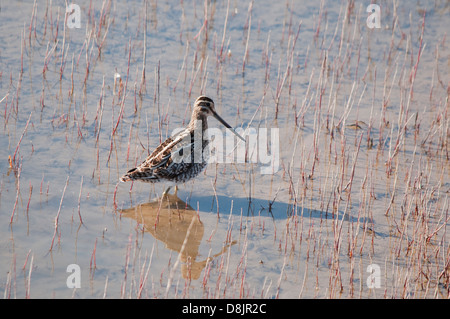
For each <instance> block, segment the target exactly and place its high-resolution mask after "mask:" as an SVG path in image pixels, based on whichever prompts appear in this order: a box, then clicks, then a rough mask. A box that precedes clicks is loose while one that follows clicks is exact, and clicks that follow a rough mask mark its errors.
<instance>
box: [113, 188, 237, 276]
mask: <svg viewBox="0 0 450 319" xmlns="http://www.w3.org/2000/svg"><path fill="white" fill-rule="evenodd" d="M120 214H121V216H124V217H128V218H132V219H134V220H136V221H137V222H138V223H139V224H141V225H142V226H143V228H144V230H145V231H146V232H148V233H150V234H151V235H152V236H153V237H154V238H155V239H157V240H159V241H161V242H163V243H164V245H165V246H166V248H168V249H170V250H172V251H175V252H177V253H179V256H180V257H179V258H180V262H181V273H182V276H183V278H185V279H188V278H189V279H194V280H195V279H198V278H199V277H200V274H201V272H202V270H203V269H204V268H205V266H206V264H207V262H208V261H210V260H212V259H214V258H215V257H218V256H220V255H221V254H223V253H225V252H226V251H227V249H228V248H229V247H230V246H232V245H234V244H235V243H236V241H232V242H231V243H229V244H228V245H227V246H225V247H224V248H223V249H222V250H221V251H220V252H218V253H216V254H215V255H213V256H210V257H208V258H207V259H205V260H202V261H197V260H196V259H197V256H198V253H199V246H200V243H201V241H202V238H203V233H204V226H203V223H202V222H201V221H200V219H199V217H198V214H197V212H196V211H195V210H194V209H193V208H192V207H191V206H189V205H188V204H186V202H184V201H182V200H181V199H179V198H178V197H177V196H176V195H171V194H167V195H165V196H164V197H163V198H162V200H159V199H156V200H154V201H152V202H149V203H144V204H139V205H137V206H135V207H132V208H128V209H124V210H121V211H120Z"/></svg>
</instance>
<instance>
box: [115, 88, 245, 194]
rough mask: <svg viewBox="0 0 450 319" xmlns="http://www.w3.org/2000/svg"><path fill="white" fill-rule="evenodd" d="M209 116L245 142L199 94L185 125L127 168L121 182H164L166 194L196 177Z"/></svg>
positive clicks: (202, 162) (204, 156)
mask: <svg viewBox="0 0 450 319" xmlns="http://www.w3.org/2000/svg"><path fill="white" fill-rule="evenodd" d="M208 116H213V117H215V118H216V119H217V120H218V121H219V122H220V123H222V124H223V125H224V126H225V127H227V128H228V129H230V130H231V131H232V132H233V133H234V134H236V136H237V137H239V138H240V139H241V140H243V141H244V142H245V139H244V138H243V137H242V136H240V135H239V134H238V133H237V132H236V131H235V130H234V129H233V128H232V127H231V126H230V125H229V124H228V123H227V122H225V121H224V120H223V119H222V118H221V117H220V116H219V115H218V114H217V113H216V110H215V108H214V101H213V100H212V99H210V98H209V97H207V96H204V95H202V96H199V97H198V98H197V100H195V103H194V108H193V110H192V116H191V120H190V122H189V124H188V126H187V127H186V128H185V129H184V130H182V131H181V132H179V133H177V134H175V135H174V136H172V137H169V138H167V139H166V140H165V141H164V142H163V143H161V144H160V145H159V146H158V147H157V148H156V149H155V150H154V151H153V153H151V154H150V156H149V157H147V158H146V159H145V160H144V161H143V162H142V163H141V164H140V165H139V166H137V167H135V168H133V169H130V170H129V171H128V172H127V173H126V174H125V175H123V176H122V177H121V178H120V180H121V181H122V182H128V181H142V182H147V183H159V182H163V183H164V184H166V185H168V186H169V187H168V188H167V189H166V190H165V191H164V195H165V194H167V192H168V191H169V189H170V188H171V186H174V185H175V186H177V185H178V184H182V183H185V182H187V181H189V180H191V179H193V178H194V177H196V176H197V175H199V174H200V173H201V172H202V171H203V170H204V169H205V168H206V165H207V163H208V157H207V155H208V152H207V151H206V150H205V149H206V148H207V146H208V144H209V142H210V141H209V140H208V139H207V137H206V136H203V135H204V134H203V133H204V132H205V130H206V129H207V128H208V122H207V118H208ZM175 191H176V189H175Z"/></svg>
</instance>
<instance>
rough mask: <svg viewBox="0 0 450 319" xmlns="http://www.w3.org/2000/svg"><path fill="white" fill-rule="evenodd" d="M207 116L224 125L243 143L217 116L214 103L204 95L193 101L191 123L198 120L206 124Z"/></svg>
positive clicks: (229, 126) (228, 125)
mask: <svg viewBox="0 0 450 319" xmlns="http://www.w3.org/2000/svg"><path fill="white" fill-rule="evenodd" d="M208 116H213V117H214V118H215V119H216V120H218V121H219V122H220V123H221V124H222V125H224V126H225V127H226V128H228V129H230V130H231V131H232V132H233V133H234V134H236V136H237V137H239V138H240V139H241V140H243V141H244V142H245V139H244V138H243V137H242V136H240V135H239V134H238V133H236V131H235V130H234V129H233V128H232V127H231V125H230V124H228V123H227V122H225V120H224V119H222V118H221V117H220V116H219V114H217V113H216V109H215V108H214V101H213V100H212V99H211V98H209V97H207V96H205V95H200V96H199V97H198V98H197V99H196V100H195V103H194V110H193V113H192V119H191V122H192V121H195V120H199V119H201V120H203V119H204V120H205V122H206V117H208ZM205 124H206V123H205ZM205 127H206V126H205Z"/></svg>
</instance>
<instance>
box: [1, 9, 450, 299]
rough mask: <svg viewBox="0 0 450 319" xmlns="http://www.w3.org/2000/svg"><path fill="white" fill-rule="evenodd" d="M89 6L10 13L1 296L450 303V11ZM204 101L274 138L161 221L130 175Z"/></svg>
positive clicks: (212, 170)
mask: <svg viewBox="0 0 450 319" xmlns="http://www.w3.org/2000/svg"><path fill="white" fill-rule="evenodd" d="M77 4H79V7H80V16H79V17H80V26H81V28H79V29H77V28H69V24H70V22H69V24H65V23H64V20H65V19H64V13H65V2H62V1H53V2H52V6H51V7H50V6H47V5H46V4H44V3H37V4H36V5H34V3H33V2H30V1H28V2H8V3H5V4H2V8H1V11H0V26H1V30H2V32H1V33H0V39H1V42H2V43H3V44H2V47H1V50H0V69H1V70H0V101H1V102H0V106H1V108H0V109H1V110H2V112H1V114H2V120H3V121H2V122H3V125H2V138H1V139H0V143H1V144H0V150H1V151H0V152H1V156H0V158H1V159H2V160H1V161H0V171H1V180H0V220H1V223H0V225H1V227H2V230H1V232H0V234H1V236H0V245H1V249H0V256H1V258H0V260H1V262H0V291H2V292H3V296H4V297H6V298H25V297H31V298H71V297H76V298H102V297H107V298H119V297H126V298H128V297H131V298H155V297H156V298H164V297H168V298H185V297H200V298H228V297H233V298H260V297H262V298H297V297H302V298H311V297H318V298H330V297H331V298H339V297H343V298H360V297H362V298H373V297H385V298H391V297H394V298H431V297H437V298H447V297H448V296H449V280H450V274H449V270H448V267H446V266H445V265H448V262H449V258H450V253H449V245H448V243H449V239H450V235H449V232H448V231H447V226H448V225H449V216H448V207H449V202H448V193H449V191H450V179H449V162H448V160H449V149H448V145H449V140H450V133H449V132H450V131H449V117H448V116H449V114H448V109H449V106H448V83H449V74H450V72H449V71H450V70H449V67H450V55H449V49H448V43H447V40H446V30H447V28H446V25H447V24H448V16H449V10H450V9H449V5H448V2H440V1H420V2H417V3H415V2H407V3H404V2H400V3H392V2H390V1H385V2H383V3H381V11H380V18H381V25H380V26H381V28H379V29H370V28H368V26H367V24H366V19H367V16H368V13H366V10H365V9H366V6H367V4H366V3H363V2H360V1H356V2H348V3H347V2H341V3H338V2H335V1H329V2H322V3H310V2H306V3H303V2H297V1H286V2H280V3H277V4H274V3H273V2H271V1H258V2H242V1H238V2H234V1H230V2H227V1H221V2H212V3H209V2H207V6H206V8H205V2H203V1H194V2H189V1H183V2H182V3H181V4H180V2H170V1H158V2H155V1H149V2H148V7H147V15H146V14H145V12H146V8H145V4H142V3H139V2H131V3H126V4H125V3H121V2H108V1H105V2H103V3H98V2H96V3H95V4H94V3H89V2H78V3H77ZM205 10H206V17H207V19H206V21H207V22H205ZM18 12H20V15H19V16H18ZM145 21H147V22H146V23H145ZM145 25H146V26H145ZM225 26H226V27H225ZM145 30H147V31H146V32H145ZM144 34H146V37H144ZM422 34H423V35H422ZM144 48H145V50H144ZM144 52H145V82H144V81H143V80H142V72H143V64H144ZM116 74H119V76H120V77H117V75H116ZM200 94H206V95H208V96H210V97H211V98H213V99H214V101H215V102H216V110H217V112H218V113H219V114H220V115H221V116H222V117H223V118H224V119H225V120H226V121H227V122H228V123H230V124H231V125H232V126H233V127H235V128H242V129H243V130H245V129H247V131H246V134H248V135H249V136H250V140H251V138H252V137H257V138H258V139H259V138H262V137H263V136H264V135H265V134H263V133H267V135H265V137H266V139H265V140H264V139H260V140H259V141H260V144H258V147H259V148H256V149H254V150H257V154H255V156H256V157H252V156H253V155H252V154H251V153H248V154H247V162H246V163H243V161H242V160H240V159H242V154H243V152H244V151H242V149H241V148H240V146H239V144H238V146H237V148H236V150H237V151H236V152H237V153H238V154H236V152H234V151H233V146H234V145H232V147H226V148H225V147H224V149H223V150H218V153H217V154H218V155H220V156H219V158H220V159H221V160H220V161H219V162H218V163H211V164H210V165H209V166H208V168H207V170H206V172H205V174H202V175H201V176H199V177H198V178H196V179H195V180H194V181H193V182H188V183H186V184H185V185H181V186H180V189H179V191H178V193H177V195H178V199H176V198H172V201H173V202H175V203H177V205H176V206H175V207H173V206H171V208H170V209H165V208H164V207H163V205H165V202H156V203H159V204H160V207H159V206H158V204H157V205H156V208H155V207H153V208H152V209H146V211H147V212H148V213H146V214H147V215H145V216H153V217H146V218H144V217H143V216H144V213H143V211H144V209H143V207H147V206H148V205H154V203H155V200H157V197H158V196H159V195H160V194H161V193H162V191H163V190H164V185H155V186H153V185H149V184H144V183H142V184H141V183H133V184H131V183H127V184H124V183H119V182H118V181H119V178H120V176H121V175H122V174H123V173H125V172H126V171H127V170H128V169H130V168H133V167H135V165H136V164H138V163H140V161H142V160H143V159H144V158H145V157H146V156H147V155H148V154H149V152H151V150H152V149H153V148H155V147H156V146H157V145H158V144H159V143H160V142H161V141H162V140H163V139H165V138H166V137H167V136H168V135H170V134H171V133H172V132H173V131H174V130H175V129H177V128H180V127H184V126H185V125H186V124H187V122H188V121H189V117H190V113H191V110H192V109H191V107H192V103H193V101H194V100H195V98H196V97H197V96H198V95H200ZM209 125H210V127H213V128H219V129H220V130H221V131H222V132H225V131H224V128H223V127H220V126H219V125H218V122H217V121H215V120H214V119H212V118H211V119H210V120H209ZM249 129H253V131H250V130H249ZM263 129H267V132H265V131H263ZM241 132H242V131H241ZM272 133H273V134H275V135H270V134H272ZM224 136H225V135H224ZM277 137H278V138H277ZM224 139H225V138H224ZM217 145H219V144H217ZM266 145H267V147H266ZM275 153H276V155H277V156H279V161H278V162H277V161H275V160H274V157H269V163H271V165H272V166H271V168H272V171H273V174H264V173H262V172H264V171H262V170H261V169H262V168H264V167H266V168H267V166H270V165H269V164H268V163H267V162H265V160H264V155H275ZM9 158H11V161H9ZM266 173H267V172H266ZM149 203H150V204H149ZM155 209H156V216H157V217H155V216H154V214H155V213H154V212H155ZM152 214H153V215H152ZM165 218H167V219H168V220H169V222H168V223H162V221H163V220H165ZM144 220H145V221H146V222H144ZM160 221H161V223H159V222H160ZM175 221H176V222H175ZM191 222H192V225H191ZM189 226H191V227H189ZM164 235H166V237H165V236H164ZM187 235H189V236H187ZM194 235H195V236H194ZM191 236H192V238H193V239H190V238H191ZM173 238H176V240H175V241H176V244H174V243H173ZM183 244H184V245H183ZM71 264H76V265H78V266H79V269H80V274H81V277H80V278H81V281H80V286H81V287H80V288H76V289H73V288H68V284H67V281H68V278H69V279H72V278H73V277H70V275H71V273H70V272H67V267H68V266H69V265H71ZM369 265H375V266H378V268H377V269H379V272H378V273H377V274H376V275H377V276H378V277H377V278H376V280H377V281H376V283H377V284H376V285H375V286H374V287H372V288H371V286H370V285H369V284H367V279H368V278H369V276H370V273H369V272H368V271H367V267H368V266H369ZM69 281H70V280H69ZM70 283H71V282H69V286H70ZM378 284H379V285H378Z"/></svg>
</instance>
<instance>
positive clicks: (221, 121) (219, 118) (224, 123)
mask: <svg viewBox="0 0 450 319" xmlns="http://www.w3.org/2000/svg"><path fill="white" fill-rule="evenodd" d="M212 113H213V115H214V117H215V118H216V119H217V120H218V121H219V122H220V123H222V124H223V125H224V126H225V127H226V128H228V129H230V130H231V132H233V133H234V134H235V135H236V136H237V137H239V138H240V139H241V140H243V141H244V142H245V138H243V137H242V136H240V135H239V134H238V132H236V131H235V130H234V128H232V127H231V125H230V124H228V123H227V122H225V120H224V119H223V118H221V117H220V116H219V114H217V113H216V112H214V111H213V112H212Z"/></svg>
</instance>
